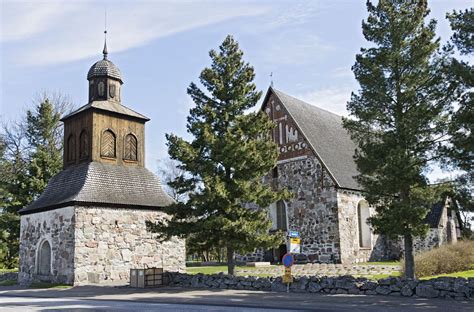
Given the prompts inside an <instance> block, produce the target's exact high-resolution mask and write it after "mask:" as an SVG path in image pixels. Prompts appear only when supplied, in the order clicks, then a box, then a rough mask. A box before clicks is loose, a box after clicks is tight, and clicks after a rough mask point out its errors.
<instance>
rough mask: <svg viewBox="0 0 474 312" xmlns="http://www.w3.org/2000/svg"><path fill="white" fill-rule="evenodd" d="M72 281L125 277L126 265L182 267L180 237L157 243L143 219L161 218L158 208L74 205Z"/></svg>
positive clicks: (127, 267)
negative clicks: (155, 209)
mask: <svg viewBox="0 0 474 312" xmlns="http://www.w3.org/2000/svg"><path fill="white" fill-rule="evenodd" d="M75 217H76V226H75V237H76V245H75V258H74V268H75V277H74V284H77V285H82V284H94V283H101V282H117V281H123V282H128V281H129V277H130V276H129V275H130V269H139V268H152V267H163V268H164V270H167V271H183V270H184V269H185V246H184V240H180V239H176V238H173V239H171V240H170V241H167V242H164V243H160V242H158V240H157V239H156V234H153V233H150V232H148V231H147V229H146V225H145V221H152V222H156V221H158V220H160V219H163V218H165V214H164V213H163V212H160V211H151V210H137V209H121V208H120V209H112V208H91V207H78V208H76V216H75Z"/></svg>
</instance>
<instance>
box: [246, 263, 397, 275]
mask: <svg viewBox="0 0 474 312" xmlns="http://www.w3.org/2000/svg"><path fill="white" fill-rule="evenodd" d="M398 271H400V268H399V266H396V265H391V266H390V265H387V266H385V265H344V264H314V263H311V264H310V263H308V264H304V265H294V266H293V267H292V272H293V273H294V274H296V275H319V276H321V275H323V276H339V275H374V274H392V273H395V272H398ZM238 272H239V273H243V274H244V275H245V274H246V273H248V274H249V275H251V274H269V275H274V276H278V275H282V274H283V269H282V267H277V266H267V267H259V268H257V269H253V268H252V269H245V268H242V269H238Z"/></svg>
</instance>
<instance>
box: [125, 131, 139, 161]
mask: <svg viewBox="0 0 474 312" xmlns="http://www.w3.org/2000/svg"><path fill="white" fill-rule="evenodd" d="M123 159H125V160H132V161H137V160H138V140H137V137H136V136H135V135H133V134H132V133H129V134H127V135H126V136H125V142H124V151H123Z"/></svg>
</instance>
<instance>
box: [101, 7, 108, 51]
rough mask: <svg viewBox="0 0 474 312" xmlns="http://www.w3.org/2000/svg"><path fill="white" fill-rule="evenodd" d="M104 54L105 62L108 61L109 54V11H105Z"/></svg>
mask: <svg viewBox="0 0 474 312" xmlns="http://www.w3.org/2000/svg"><path fill="white" fill-rule="evenodd" d="M102 53H103V54H104V60H106V59H107V54H109V52H108V51H107V9H106V10H105V25H104V50H103V51H102Z"/></svg>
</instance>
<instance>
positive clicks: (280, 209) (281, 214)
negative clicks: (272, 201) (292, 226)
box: [276, 200, 288, 231]
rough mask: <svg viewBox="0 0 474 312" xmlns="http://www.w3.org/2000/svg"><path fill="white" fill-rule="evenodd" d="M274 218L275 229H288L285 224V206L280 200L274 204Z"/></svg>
mask: <svg viewBox="0 0 474 312" xmlns="http://www.w3.org/2000/svg"><path fill="white" fill-rule="evenodd" d="M276 216H277V229H278V230H284V231H286V230H287V228H288V227H287V224H286V205H285V202H283V201H282V200H279V201H278V202H277V204H276Z"/></svg>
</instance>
